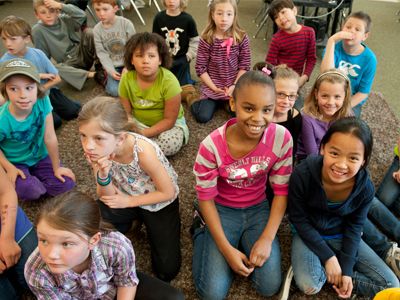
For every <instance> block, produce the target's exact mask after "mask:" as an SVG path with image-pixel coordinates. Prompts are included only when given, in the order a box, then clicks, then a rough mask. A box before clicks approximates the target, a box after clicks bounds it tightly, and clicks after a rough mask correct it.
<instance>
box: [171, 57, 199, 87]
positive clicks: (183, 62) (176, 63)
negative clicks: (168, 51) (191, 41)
mask: <svg viewBox="0 0 400 300" xmlns="http://www.w3.org/2000/svg"><path fill="white" fill-rule="evenodd" d="M170 70H171V72H172V73H174V75H175V76H176V78H177V79H178V81H179V84H180V85H181V86H182V85H186V84H194V80H193V79H192V77H191V76H190V63H189V62H188V61H187V58H186V54H185V55H183V56H181V57H174V58H173V60H172V66H171V68H170Z"/></svg>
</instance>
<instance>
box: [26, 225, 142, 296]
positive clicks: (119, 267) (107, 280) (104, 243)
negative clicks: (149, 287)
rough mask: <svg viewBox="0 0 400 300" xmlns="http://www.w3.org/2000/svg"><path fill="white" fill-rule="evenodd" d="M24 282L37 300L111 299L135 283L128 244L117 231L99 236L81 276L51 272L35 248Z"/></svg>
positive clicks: (132, 255)
mask: <svg viewBox="0 0 400 300" xmlns="http://www.w3.org/2000/svg"><path fill="white" fill-rule="evenodd" d="M25 279H26V282H27V283H28V285H29V288H30V289H31V291H32V292H33V293H34V294H35V296H36V297H37V298H38V299H39V300H40V299H46V300H49V299H63V300H69V299H103V300H114V299H115V297H116V295H117V288H118V287H122V286H136V285H138V283H139V279H138V278H137V275H136V267H135V254H134V252H133V247H132V244H131V242H130V240H128V239H127V238H126V237H125V236H124V235H123V234H122V233H120V232H109V233H104V234H103V235H102V237H101V240H100V242H99V243H98V244H97V246H96V247H95V248H94V249H93V250H92V251H91V264H90V267H89V269H87V270H85V271H83V272H82V274H78V273H75V272H74V271H73V270H68V271H67V272H65V273H63V274H53V273H51V272H50V270H49V268H48V267H47V265H46V263H45V262H44V261H43V259H42V257H41V256H40V253H39V248H36V249H35V251H33V252H32V254H31V255H30V256H29V258H28V260H27V262H26V265H25Z"/></svg>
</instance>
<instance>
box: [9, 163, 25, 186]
mask: <svg viewBox="0 0 400 300" xmlns="http://www.w3.org/2000/svg"><path fill="white" fill-rule="evenodd" d="M6 173H7V177H8V179H10V181H11V183H12V184H13V185H14V187H15V181H16V180H17V177H18V176H20V177H21V178H22V179H26V176H25V173H24V172H23V171H22V170H20V169H17V168H16V167H14V166H13V167H12V168H10V169H6Z"/></svg>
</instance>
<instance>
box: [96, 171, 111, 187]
mask: <svg viewBox="0 0 400 300" xmlns="http://www.w3.org/2000/svg"><path fill="white" fill-rule="evenodd" d="M96 177H97V183H98V184H99V185H101V186H107V185H109V184H110V183H111V174H110V173H108V176H107V177H106V178H101V177H100V176H99V171H97V176H96Z"/></svg>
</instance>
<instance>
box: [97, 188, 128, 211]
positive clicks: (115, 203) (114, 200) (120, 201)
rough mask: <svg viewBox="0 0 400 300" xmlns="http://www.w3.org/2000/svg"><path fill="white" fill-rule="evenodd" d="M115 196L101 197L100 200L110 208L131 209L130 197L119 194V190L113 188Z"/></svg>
mask: <svg viewBox="0 0 400 300" xmlns="http://www.w3.org/2000/svg"><path fill="white" fill-rule="evenodd" d="M114 189H115V195H111V196H102V197H100V200H101V201H102V202H103V203H104V204H105V205H107V206H108V207H110V208H126V207H132V203H131V201H132V196H129V195H128V194H125V193H123V192H121V191H120V190H119V189H117V188H116V187H114Z"/></svg>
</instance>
